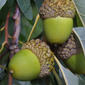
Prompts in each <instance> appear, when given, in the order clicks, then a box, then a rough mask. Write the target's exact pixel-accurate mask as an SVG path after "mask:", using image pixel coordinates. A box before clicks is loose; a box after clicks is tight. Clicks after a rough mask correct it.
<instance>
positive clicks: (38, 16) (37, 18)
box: [27, 14, 40, 41]
mask: <svg viewBox="0 0 85 85" xmlns="http://www.w3.org/2000/svg"><path fill="white" fill-rule="evenodd" d="M39 18H40V15H39V14H38V15H37V17H36V20H35V23H34V25H33V27H32V30H31V32H30V34H29V36H28V39H27V41H29V40H30V38H31V36H32V33H33V31H34V29H35V27H36V25H37V23H38V20H39Z"/></svg>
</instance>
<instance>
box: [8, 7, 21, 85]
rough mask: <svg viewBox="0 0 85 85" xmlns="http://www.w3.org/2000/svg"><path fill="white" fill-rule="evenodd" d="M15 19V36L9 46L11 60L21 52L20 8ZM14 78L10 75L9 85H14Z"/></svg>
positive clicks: (17, 9)
mask: <svg viewBox="0 0 85 85" xmlns="http://www.w3.org/2000/svg"><path fill="white" fill-rule="evenodd" d="M13 19H14V20H15V24H14V35H13V38H12V42H11V44H10V46H9V49H10V59H11V58H12V57H13V55H14V54H15V53H16V52H18V51H19V48H18V41H19V40H18V38H19V34H20V11H19V8H18V7H16V11H15V14H14V16H13ZM12 81H13V79H12V76H11V74H10V73H9V81H8V85H12Z"/></svg>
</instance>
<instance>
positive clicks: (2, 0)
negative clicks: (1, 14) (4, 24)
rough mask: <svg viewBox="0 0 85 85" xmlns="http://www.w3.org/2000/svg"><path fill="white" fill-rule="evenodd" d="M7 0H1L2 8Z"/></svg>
mask: <svg viewBox="0 0 85 85" xmlns="http://www.w3.org/2000/svg"><path fill="white" fill-rule="evenodd" d="M6 1H7V0H0V9H1V8H2V7H3V6H4V5H5V3H6Z"/></svg>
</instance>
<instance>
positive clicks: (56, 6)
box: [39, 0, 75, 19]
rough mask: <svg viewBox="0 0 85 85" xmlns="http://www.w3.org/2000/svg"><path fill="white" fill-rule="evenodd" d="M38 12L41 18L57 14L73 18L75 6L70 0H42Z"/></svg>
mask: <svg viewBox="0 0 85 85" xmlns="http://www.w3.org/2000/svg"><path fill="white" fill-rule="evenodd" d="M39 13H40V16H41V18H42V19H46V18H52V17H57V16H61V17H68V18H73V17H74V15H75V8H74V5H73V2H72V0H44V2H43V4H42V6H41V7H40V12H39Z"/></svg>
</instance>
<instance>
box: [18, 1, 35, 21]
mask: <svg viewBox="0 0 85 85" xmlns="http://www.w3.org/2000/svg"><path fill="white" fill-rule="evenodd" d="M17 3H18V5H19V7H20V9H21V11H22V12H23V14H24V15H25V17H26V18H27V19H29V20H32V18H33V14H32V7H31V3H30V0H17Z"/></svg>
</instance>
